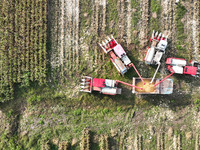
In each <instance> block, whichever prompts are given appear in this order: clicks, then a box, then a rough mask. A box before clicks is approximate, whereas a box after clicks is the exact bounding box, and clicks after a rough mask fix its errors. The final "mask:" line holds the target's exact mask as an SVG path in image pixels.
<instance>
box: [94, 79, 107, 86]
mask: <svg viewBox="0 0 200 150" xmlns="http://www.w3.org/2000/svg"><path fill="white" fill-rule="evenodd" d="M93 87H105V79H97V78H94V79H93Z"/></svg>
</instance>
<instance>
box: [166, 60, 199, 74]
mask: <svg viewBox="0 0 200 150" xmlns="http://www.w3.org/2000/svg"><path fill="white" fill-rule="evenodd" d="M166 64H167V69H168V70H169V71H170V72H172V73H177V74H188V75H191V76H194V77H199V75H200V63H199V62H197V61H192V60H191V61H190V63H187V61H186V60H185V59H182V58H173V57H171V58H167V60H166Z"/></svg>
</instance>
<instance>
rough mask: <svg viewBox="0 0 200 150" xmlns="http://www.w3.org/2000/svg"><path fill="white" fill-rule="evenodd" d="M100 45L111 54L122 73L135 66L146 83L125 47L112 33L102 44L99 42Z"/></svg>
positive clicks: (112, 59) (113, 61)
mask: <svg viewBox="0 0 200 150" xmlns="http://www.w3.org/2000/svg"><path fill="white" fill-rule="evenodd" d="M99 46H100V47H101V48H102V49H103V51H104V52H105V53H106V54H109V55H110V60H111V61H112V63H113V64H114V66H115V67H116V68H117V70H118V71H119V72H120V73H121V75H123V74H125V73H126V72H127V71H128V69H130V68H131V67H133V68H134V69H135V71H136V73H137V74H138V76H139V77H140V79H141V80H142V82H143V84H145V83H144V81H143V79H142V77H141V75H140V74H139V72H138V70H137V69H136V67H135V65H134V64H133V63H132V62H131V60H130V59H129V58H128V56H127V54H126V52H125V51H124V49H123V47H122V46H121V45H120V44H119V43H118V42H117V41H116V40H115V38H114V37H113V36H112V35H111V37H107V39H105V41H102V44H101V43H99Z"/></svg>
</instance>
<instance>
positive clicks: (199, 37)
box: [193, 0, 200, 61]
mask: <svg viewBox="0 0 200 150" xmlns="http://www.w3.org/2000/svg"><path fill="white" fill-rule="evenodd" d="M199 15H200V2H199V0H194V12H193V41H194V53H193V56H194V58H195V60H197V61H198V60H200V50H199V49H200V31H199V26H200V19H199Z"/></svg>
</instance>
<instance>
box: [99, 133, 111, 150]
mask: <svg viewBox="0 0 200 150" xmlns="http://www.w3.org/2000/svg"><path fill="white" fill-rule="evenodd" d="M100 150H109V142H108V136H106V135H102V136H101V137H100Z"/></svg>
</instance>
